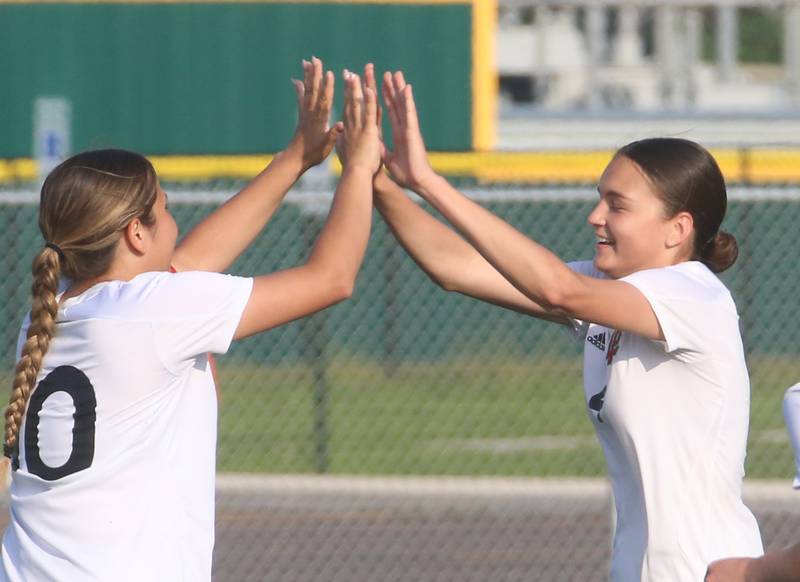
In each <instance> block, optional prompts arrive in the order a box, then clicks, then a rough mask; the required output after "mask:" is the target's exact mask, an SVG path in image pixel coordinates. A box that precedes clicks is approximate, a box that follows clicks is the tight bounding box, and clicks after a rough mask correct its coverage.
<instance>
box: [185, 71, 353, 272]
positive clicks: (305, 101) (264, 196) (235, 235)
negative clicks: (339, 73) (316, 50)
mask: <svg viewBox="0 0 800 582" xmlns="http://www.w3.org/2000/svg"><path fill="white" fill-rule="evenodd" d="M303 77H304V78H303V82H302V83H301V82H300V81H294V83H295V90H296V92H297V108H298V124H297V129H296V131H295V135H294V137H293V138H292V140H291V142H290V143H289V145H288V146H287V148H286V149H285V150H284V151H282V152H280V153H279V154H277V155H276V156H275V157H274V158H273V160H272V162H271V163H270V164H269V166H267V168H266V169H265V170H264V171H262V172H261V173H260V174H259V175H258V176H256V177H255V178H254V179H253V180H252V181H251V182H250V183H249V184H248V185H247V186H245V188H244V189H243V190H242V191H241V192H239V193H238V194H237V195H236V196H234V197H233V198H231V199H230V200H228V201H227V202H225V204H223V205H222V206H221V207H220V208H218V209H217V210H216V211H214V212H213V213H212V214H211V215H209V216H208V217H206V218H205V219H204V220H203V221H202V222H200V223H199V224H198V225H197V226H195V227H194V228H193V229H192V230H191V232H189V234H187V235H186V237H184V239H183V240H182V241H181V242H180V244H179V245H178V247H177V248H176V249H175V255H174V257H173V267H174V268H175V270H177V271H187V270H200V271H216V272H219V271H224V270H226V269H227V268H228V267H230V265H231V264H233V262H234V261H235V260H236V258H237V257H238V256H239V255H240V254H241V253H242V252H243V251H244V250H245V249H246V248H247V247H248V246H249V245H250V243H252V242H253V240H254V239H255V237H256V236H258V234H259V233H260V232H261V231H262V230H263V229H264V227H265V226H266V225H267V223H268V222H269V220H270V219H271V218H272V216H273V214H274V213H275V211H276V210H277V209H278V207H279V206H280V204H281V202H282V201H283V198H284V196H285V195H286V193H287V192H288V191H289V189H290V188H291V187H292V186H293V185H294V183H295V182H296V181H297V179H298V178H299V177H300V176H301V175H302V174H303V172H305V171H306V170H307V169H308V168H310V167H312V166H314V165H317V164H319V163H320V162H322V161H323V160H324V159H325V158H326V157H327V156H328V154H329V153H330V151H331V149H332V148H333V144H334V143H335V141H336V136H337V135H338V133H339V130H340V128H339V126H334V127H332V128H331V127H330V126H329V120H330V113H331V105H332V102H333V90H334V76H333V73H332V72H330V71H328V72H327V73H325V74H324V75H323V70H322V61H320V60H319V59H317V58H313V59H312V61H311V62H307V61H303Z"/></svg>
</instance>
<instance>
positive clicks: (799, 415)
mask: <svg viewBox="0 0 800 582" xmlns="http://www.w3.org/2000/svg"><path fill="white" fill-rule="evenodd" d="M783 418H784V419H785V420H786V430H788V431H789V441H790V442H791V443H792V450H793V451H794V466H795V473H794V480H793V481H792V487H793V488H794V489H800V384H795V385H794V386H792V387H791V388H789V389H788V390H787V391H786V394H785V395H784V397H783Z"/></svg>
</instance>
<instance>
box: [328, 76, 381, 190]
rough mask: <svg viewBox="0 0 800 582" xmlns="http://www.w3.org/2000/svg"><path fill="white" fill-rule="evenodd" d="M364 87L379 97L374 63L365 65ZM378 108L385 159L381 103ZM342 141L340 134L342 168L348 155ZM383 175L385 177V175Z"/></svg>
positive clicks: (338, 153)
mask: <svg viewBox="0 0 800 582" xmlns="http://www.w3.org/2000/svg"><path fill="white" fill-rule="evenodd" d="M363 87H367V88H369V89H370V90H371V91H372V92H373V93H375V95H376V96H377V94H378V86H377V83H376V82H375V65H373V64H372V63H367V64H366V65H364V79H363ZM377 108H378V115H377V119H376V122H377V124H378V139H380V140H381V144H380V147H381V157H383V152H384V150H385V148H384V145H383V132H382V129H381V122H382V119H383V109H382V108H381V106H380V103H377ZM341 141H342V134H341V132H340V133H339V137H338V138H337V140H336V154H337V155H338V156H339V161H340V162H341V163H342V166H344V165H345V164H346V163H347V160H346V156H347V153H346V152H345V151H344V148H343V147H342V143H341ZM381 174H382V175H385V174H383V173H381Z"/></svg>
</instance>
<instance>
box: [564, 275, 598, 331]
mask: <svg viewBox="0 0 800 582" xmlns="http://www.w3.org/2000/svg"><path fill="white" fill-rule="evenodd" d="M567 266H568V267H569V268H570V269H571V270H573V271H574V272H576V273H578V274H579V275H586V276H587V277H594V278H595V279H606V278H607V277H606V275H605V274H604V273H603V272H602V271H600V270H598V268H597V267H595V266H594V263H593V262H592V261H572V262H569V263H567ZM569 321H570V323H571V329H572V335H573V337H574V338H575V339H576V340H577V341H581V342H582V341H583V340H584V339H585V338H586V334H587V333H588V331H589V322H588V321H584V320H582V319H576V318H574V317H571V318H570V319H569Z"/></svg>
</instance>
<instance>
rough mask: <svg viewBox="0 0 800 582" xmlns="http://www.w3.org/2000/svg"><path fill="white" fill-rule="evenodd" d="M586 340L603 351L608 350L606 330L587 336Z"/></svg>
mask: <svg viewBox="0 0 800 582" xmlns="http://www.w3.org/2000/svg"><path fill="white" fill-rule="evenodd" d="M586 341H587V342H589V343H590V344H592V345H593V346H594V347H596V348H597V349H598V350H600V351H601V352H604V351H606V332H602V333H598V334H596V335H592V336H589V337H587V338H586Z"/></svg>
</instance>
